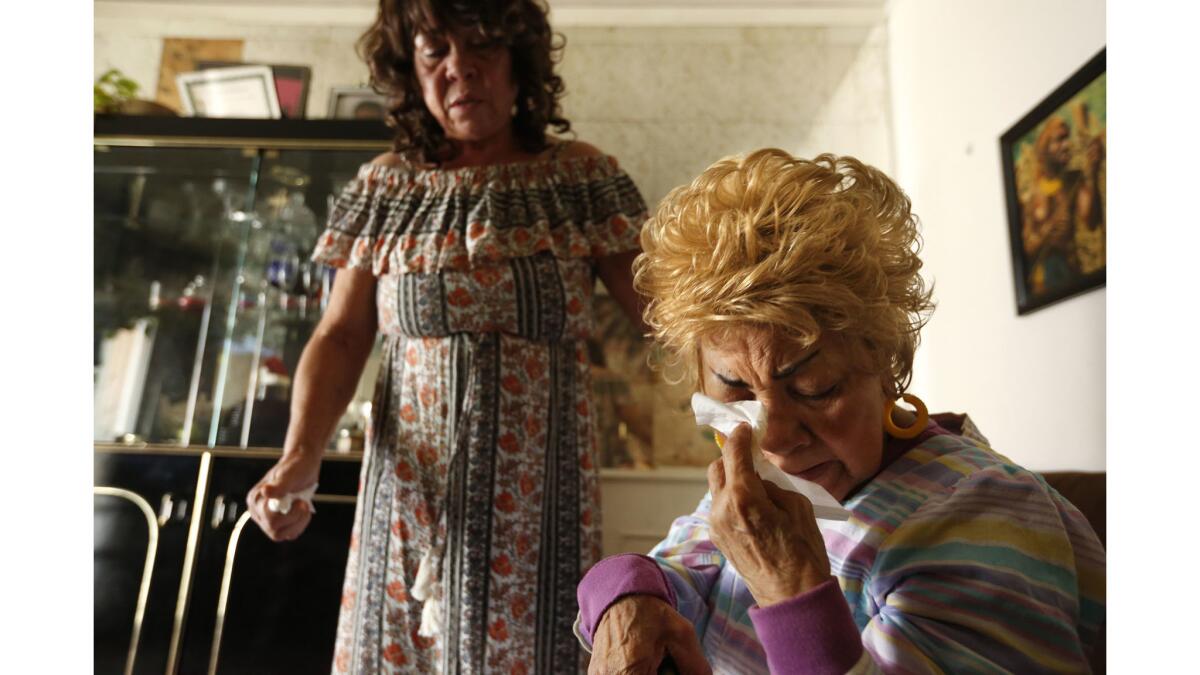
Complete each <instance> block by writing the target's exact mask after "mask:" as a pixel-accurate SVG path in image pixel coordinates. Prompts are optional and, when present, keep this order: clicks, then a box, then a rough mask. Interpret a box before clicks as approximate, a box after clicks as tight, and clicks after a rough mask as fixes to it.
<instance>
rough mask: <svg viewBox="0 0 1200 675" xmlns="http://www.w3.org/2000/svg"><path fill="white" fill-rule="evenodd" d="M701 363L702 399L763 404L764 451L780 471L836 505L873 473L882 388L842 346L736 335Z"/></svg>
mask: <svg viewBox="0 0 1200 675" xmlns="http://www.w3.org/2000/svg"><path fill="white" fill-rule="evenodd" d="M700 362H701V371H702V372H701V376H700V377H701V380H700V384H701V390H702V392H703V393H705V394H707V395H708V396H711V397H713V398H715V399H717V400H719V401H723V402H726V403H729V402H731V401H744V400H757V401H760V402H761V403H762V404H763V407H764V408H765V409H766V418H767V426H766V430H765V432H764V433H763V435H762V440H761V444H762V445H761V447H762V451H763V454H764V455H765V456H766V458H767V460H768V461H770V462H771V463H772V464H774V465H775V466H777V467H779V468H780V469H781V470H783V471H785V472H787V473H790V474H792V475H795V476H799V477H801V478H804V479H805V480H809V481H812V482H814V483H816V484H818V485H820V486H821V487H823V488H825V489H826V490H827V491H828V492H829V494H830V495H832V496H833V497H834V498H835V499H837V500H839V501H841V500H844V499H845V498H846V496H847V495H849V494H850V493H851V492H852V491H853V490H854V488H855V487H857V486H858V485H860V484H862V483H863V482H865V481H866V480H867V479H869V478H871V477H872V476H874V475H875V473H876V472H878V471H879V466H880V463H881V461H882V457H883V426H882V423H883V406H884V392H883V381H882V379H881V378H880V377H879V375H877V374H873V373H868V372H864V371H863V369H861V368H856V367H855V364H854V363H853V359H852V357H851V350H850V349H848V347H847V344H846V341H845V340H843V339H841V338H840V337H838V336H836V335H834V336H831V335H826V336H822V338H821V339H820V340H818V341H817V342H816V343H814V344H813V345H811V346H810V347H808V348H803V347H801V346H800V345H798V344H796V343H795V342H794V341H791V340H788V339H786V338H785V337H783V336H779V335H775V334H773V333H772V332H771V331H767V330H763V329H758V328H739V329H735V330H731V331H729V332H728V333H726V334H725V335H723V336H721V338H719V339H710V340H707V341H705V342H704V343H703V344H702V346H701V348H700Z"/></svg>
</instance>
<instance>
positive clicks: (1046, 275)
mask: <svg viewBox="0 0 1200 675" xmlns="http://www.w3.org/2000/svg"><path fill="white" fill-rule="evenodd" d="M1105 52H1106V50H1105V49H1101V50H1100V52H1099V53H1098V54H1096V55H1095V56H1093V57H1092V58H1091V59H1090V60H1089V61H1088V62H1087V63H1086V64H1084V65H1083V67H1081V68H1080V69H1079V70H1078V71H1076V72H1075V73H1074V74H1073V75H1071V76H1070V77H1069V78H1068V79H1067V80H1066V81H1065V82H1063V83H1062V84H1061V85H1059V86H1058V88H1056V89H1055V90H1054V91H1053V92H1052V93H1051V94H1050V95H1049V96H1047V97H1046V98H1045V99H1044V100H1042V101H1041V102H1040V103H1038V104H1037V106H1036V107H1034V108H1033V110H1031V111H1029V113H1028V114H1026V115H1025V116H1024V117H1022V118H1021V120H1020V121H1019V122H1017V123H1016V124H1014V125H1013V126H1012V127H1011V128H1010V129H1008V131H1006V132H1005V133H1004V135H1003V136H1001V137H1000V157H1001V161H1002V164H1003V173H1004V194H1005V201H1006V204H1007V208H1008V231H1009V241H1010V244H1011V253H1012V261H1013V281H1014V284H1015V287H1016V299H1017V314H1018V315H1025V314H1028V313H1030V312H1033V311H1035V310H1038V309H1042V308H1043V307H1046V306H1047V305H1050V304H1053V303H1056V302H1059V301H1062V300H1065V299H1067V298H1070V297H1074V296H1076V295H1079V294H1082V293H1086V292H1088V291H1091V290H1094V289H1096V288H1100V287H1102V286H1104V285H1105V277H1106V269H1107V264H1106V254H1107V251H1106V228H1107V213H1106V209H1105V202H1106V188H1105V175H1106V166H1107V164H1106V159H1105V155H1106V152H1105V144H1106V141H1107V136H1106V133H1107V127H1106V122H1107V104H1106V103H1105V100H1106V92H1107V79H1106V77H1105V73H1106V69H1107V65H1106V64H1107V61H1106V56H1105Z"/></svg>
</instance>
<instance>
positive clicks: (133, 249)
mask: <svg viewBox="0 0 1200 675" xmlns="http://www.w3.org/2000/svg"><path fill="white" fill-rule="evenodd" d="M94 162H95V168H94V172H95V177H94V180H95V183H94V213H95V217H94V228H95V229H94V236H95V249H94V256H95V258H94V268H95V279H94V281H95V305H94V317H95V318H94V321H95V331H94V351H93V366H94V386H95V391H94V394H95V395H94V406H95V408H94V413H95V426H94V432H93V439H94V440H96V441H113V440H130V439H136V440H143V441H148V442H168V443H179V442H183V443H187V442H189V441H191V440H194V439H198V438H201V437H202V431H201V430H202V429H204V426H205V422H206V421H207V418H208V417H211V410H212V405H211V398H210V392H211V387H212V380H213V375H214V372H213V371H212V369H211V368H206V367H204V363H203V358H204V355H205V352H206V349H207V348H208V344H209V343H210V342H211V341H212V340H213V339H219V335H220V333H219V329H220V319H221V317H220V312H219V310H218V311H216V312H214V309H215V307H214V306H215V305H217V304H219V302H220V299H221V298H220V294H219V292H218V286H219V282H220V279H221V277H222V275H227V274H228V273H229V270H230V269H231V266H232V264H233V262H234V260H235V259H236V254H237V251H238V248H239V233H238V231H237V228H236V227H234V226H232V223H231V221H230V217H229V216H230V214H231V213H235V212H238V211H241V210H244V209H246V207H247V206H248V205H250V204H251V203H252V202H251V198H252V185H253V175H254V169H255V164H256V159H255V157H254V153H252V152H251V153H246V152H244V151H243V150H241V149H237V148H233V149H230V148H219V149H211V148H142V147H109V146H103V145H98V146H97V147H96V151H95V155H94Z"/></svg>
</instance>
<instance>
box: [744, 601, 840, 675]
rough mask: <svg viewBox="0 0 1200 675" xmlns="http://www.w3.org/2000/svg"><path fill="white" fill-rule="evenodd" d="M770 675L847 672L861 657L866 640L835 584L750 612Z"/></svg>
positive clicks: (755, 608)
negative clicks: (774, 674) (775, 674)
mask: <svg viewBox="0 0 1200 675" xmlns="http://www.w3.org/2000/svg"><path fill="white" fill-rule="evenodd" d="M750 620H751V621H753V622H754V631H755V633H757V634H758V640H759V642H761V643H762V646H763V650H764V651H765V652H766V653H767V663H768V665H769V666H770V668H771V672H772V673H839V674H841V673H845V672H847V671H848V670H850V668H851V667H852V666H854V664H855V663H857V662H858V659H859V657H861V656H862V650H863V646H862V636H861V635H860V634H859V632H858V626H857V625H855V623H854V618H853V617H852V616H850V606H849V605H847V604H846V599H845V598H844V597H843V596H842V589H841V588H840V587H838V584H837V581H836V580H834V579H830V580H829V581H826V582H825V583H823V584H821V585H820V586H817V587H816V588H813V589H810V590H808V591H805V592H804V593H801V594H800V595H797V596H796V597H794V598H792V599H790V600H785V601H783V602H781V603H778V604H775V605H771V606H770V607H754V608H751V609H750Z"/></svg>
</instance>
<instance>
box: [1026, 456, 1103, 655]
mask: <svg viewBox="0 0 1200 675" xmlns="http://www.w3.org/2000/svg"><path fill="white" fill-rule="evenodd" d="M1042 476H1043V477H1044V478H1045V479H1046V482H1047V483H1049V484H1050V487H1052V488H1054V489H1055V490H1058V493H1059V494H1061V495H1062V496H1064V497H1066V498H1067V501H1069V502H1071V503H1072V504H1074V505H1075V508H1077V509H1079V510H1080V512H1082V513H1083V515H1084V516H1086V517H1087V519H1088V522H1089V523H1091V524H1092V529H1093V530H1095V531H1096V535H1097V536H1098V537H1100V543H1102V544H1104V545H1105V546H1108V541H1107V540H1106V539H1105V534H1106V532H1105V526H1106V516H1105V513H1106V511H1105V505H1106V503H1107V500H1106V495H1105V476H1106V474H1105V473H1102V472H1101V473H1085V472H1082V471H1063V472H1052V473H1043V474H1042ZM1091 663H1092V672H1094V673H1103V672H1104V671H1105V646H1104V630H1101V631H1100V640H1099V642H1097V643H1096V649H1095V650H1094V651H1093V652H1092V658H1091Z"/></svg>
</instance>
